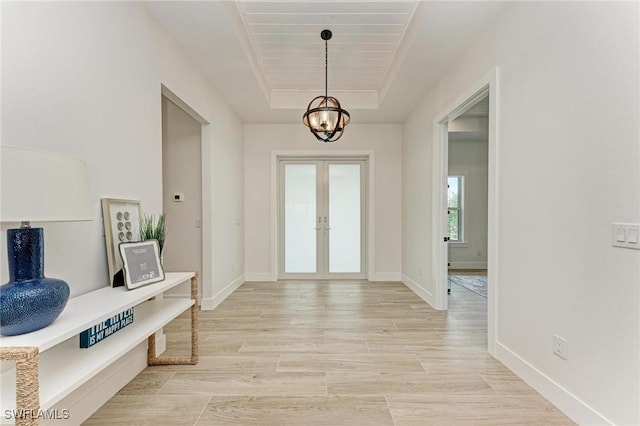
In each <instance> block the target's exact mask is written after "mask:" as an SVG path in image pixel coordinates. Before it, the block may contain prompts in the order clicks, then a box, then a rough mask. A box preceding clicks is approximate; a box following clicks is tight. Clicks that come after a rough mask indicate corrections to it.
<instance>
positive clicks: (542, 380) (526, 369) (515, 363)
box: [496, 342, 614, 425]
mask: <svg viewBox="0 0 640 426" xmlns="http://www.w3.org/2000/svg"><path fill="white" fill-rule="evenodd" d="M496 359H497V360H498V361H500V362H501V363H503V364H504V365H505V366H506V367H507V368H509V370H511V371H513V372H514V373H515V374H516V375H517V376H519V377H520V378H521V379H522V380H524V381H525V382H526V383H527V384H528V385H530V386H531V387H532V388H534V389H535V390H536V391H538V392H540V394H541V395H542V396H544V397H545V398H547V399H548V400H549V401H550V402H551V403H552V404H553V405H555V406H556V407H558V408H559V409H560V410H561V411H562V412H563V413H564V414H566V415H567V416H568V417H569V418H571V420H573V421H575V422H576V423H578V424H581V425H595V424H598V425H602V424H607V425H612V424H614V423H613V422H611V421H610V420H608V419H607V418H605V417H604V416H603V415H601V414H600V413H598V412H597V411H596V410H594V409H593V408H591V407H590V406H589V405H587V404H586V403H585V402H584V401H582V400H580V398H578V397H577V396H575V395H573V394H572V393H571V392H569V391H568V390H567V389H565V388H563V387H562V386H560V385H559V384H558V383H556V382H554V381H553V380H552V379H551V378H549V377H548V376H546V375H545V374H544V373H542V372H541V371H540V370H538V369H537V368H536V367H535V366H533V365H531V364H530V363H528V362H527V361H525V360H524V359H522V358H521V357H520V356H518V355H517V354H516V353H515V352H513V351H511V350H510V349H509V348H507V347H506V346H505V345H504V344H502V343H500V342H497V343H496Z"/></svg>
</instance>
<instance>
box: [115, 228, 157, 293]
mask: <svg viewBox="0 0 640 426" xmlns="http://www.w3.org/2000/svg"><path fill="white" fill-rule="evenodd" d="M118 248H119V250H120V255H121V256H122V264H123V268H124V283H125V285H126V286H127V288H128V289H129V290H131V289H134V288H138V287H140V286H143V285H145V284H151V283H155V282H158V281H162V280H164V270H163V269H162V264H161V263H160V245H159V244H158V240H145V241H140V242H138V243H120V245H119V246H118Z"/></svg>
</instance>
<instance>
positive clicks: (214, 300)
mask: <svg viewBox="0 0 640 426" xmlns="http://www.w3.org/2000/svg"><path fill="white" fill-rule="evenodd" d="M244 282H245V279H244V274H242V275H240V276H239V277H238V278H236V279H235V280H233V281H231V283H230V284H229V285H228V286H226V287H225V288H224V289H222V291H219V292H218V294H216V295H215V296H213V297H211V298H202V300H201V301H200V309H202V310H203V311H212V310H214V309H215V308H216V307H217V306H218V305H219V304H220V303H222V302H223V301H224V299H226V298H227V297H229V296H230V295H231V293H233V292H234V291H236V290H237V289H238V288H239V287H240V286H241V285H242V284H244Z"/></svg>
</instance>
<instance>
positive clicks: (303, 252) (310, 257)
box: [284, 164, 317, 273]
mask: <svg viewBox="0 0 640 426" xmlns="http://www.w3.org/2000/svg"><path fill="white" fill-rule="evenodd" d="M316 199H317V198H316V165H315V164H287V165H285V169H284V215H285V216H284V235H285V245H284V247H285V254H284V260H285V266H284V269H285V272H287V273H296V272H303V273H304V272H310V273H315V272H316V230H315V227H316Z"/></svg>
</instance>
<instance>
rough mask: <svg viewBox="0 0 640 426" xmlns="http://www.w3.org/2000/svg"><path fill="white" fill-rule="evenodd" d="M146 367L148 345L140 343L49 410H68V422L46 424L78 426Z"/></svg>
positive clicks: (56, 421) (60, 420) (60, 421)
mask: <svg viewBox="0 0 640 426" xmlns="http://www.w3.org/2000/svg"><path fill="white" fill-rule="evenodd" d="M96 350H99V349H98V348H96ZM146 367H147V342H143V343H141V344H139V345H138V346H136V347H135V348H134V349H132V350H131V351H129V352H128V353H127V354H125V355H123V356H122V357H121V358H120V359H119V360H118V361H116V362H114V363H113V364H111V365H110V366H108V367H107V368H105V369H104V370H102V371H101V372H100V373H98V374H97V375H96V376H95V377H94V378H92V379H91V380H89V381H88V382H86V383H85V384H83V385H82V386H80V387H79V388H78V389H76V390H75V391H73V392H72V393H71V394H69V395H68V396H67V397H65V398H64V399H62V400H61V401H60V402H58V403H57V404H56V405H55V406H54V407H52V408H51V411H54V410H57V411H58V412H59V413H61V412H62V411H63V410H69V416H70V417H69V419H66V420H63V419H59V420H52V421H51V422H49V423H45V424H48V425H49V424H51V425H58V424H60V425H70V424H72V425H79V424H81V423H82V422H84V421H85V420H87V419H88V418H89V417H91V415H92V414H93V413H95V412H96V411H98V409H99V408H100V407H102V406H103V405H104V404H105V403H106V402H107V401H108V400H109V399H111V397H113V396H114V395H115V394H116V393H117V392H118V391H119V390H120V389H122V388H123V387H124V386H125V385H126V384H127V383H129V382H130V381H131V380H132V379H133V378H134V377H136V376H137V375H138V374H140V372H142V370H144V369H145V368H146Z"/></svg>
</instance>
